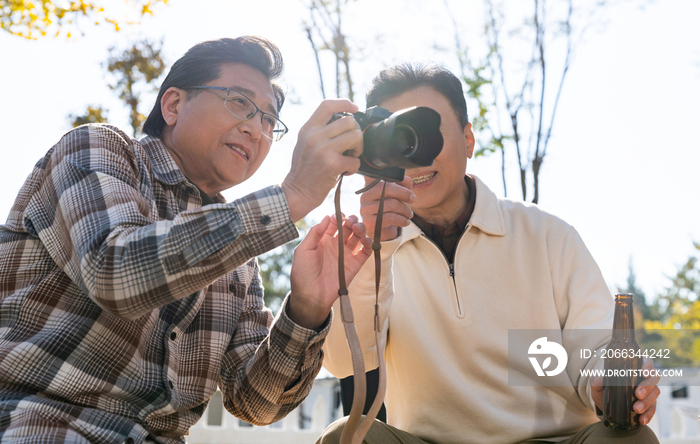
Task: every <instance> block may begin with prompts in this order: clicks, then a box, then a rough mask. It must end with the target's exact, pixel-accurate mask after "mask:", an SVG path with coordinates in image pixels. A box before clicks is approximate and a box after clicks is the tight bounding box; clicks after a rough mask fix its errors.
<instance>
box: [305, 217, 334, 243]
mask: <svg viewBox="0 0 700 444" xmlns="http://www.w3.org/2000/svg"><path fill="white" fill-rule="evenodd" d="M330 223H331V218H330V217H328V216H325V217H324V218H323V219H321V222H319V223H318V224H316V225H314V226H313V227H311V229H309V231H308V233H306V236H304V239H303V240H302V241H301V243H300V244H299V246H298V247H297V249H299V250H301V251H306V250H313V249H315V248H316V246H317V245H318V243H319V242H320V241H321V238H322V237H323V235H324V233H325V232H326V229H328V226H329V225H330Z"/></svg>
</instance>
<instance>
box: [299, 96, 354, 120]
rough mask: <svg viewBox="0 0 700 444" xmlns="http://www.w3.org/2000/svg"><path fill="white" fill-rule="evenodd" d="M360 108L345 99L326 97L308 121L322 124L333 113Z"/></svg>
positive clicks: (351, 111)
mask: <svg viewBox="0 0 700 444" xmlns="http://www.w3.org/2000/svg"><path fill="white" fill-rule="evenodd" d="M359 110H360V108H359V107H358V106H357V105H355V104H354V103H352V102H351V101H349V100H347V99H326V100H324V101H323V102H321V104H320V105H319V106H318V108H316V111H314V113H313V114H312V115H311V117H310V118H309V121H308V123H309V124H311V125H314V126H324V125H326V124H327V123H328V121H329V120H331V117H333V114H338V113H351V114H353V113H356V112H358V111H359Z"/></svg>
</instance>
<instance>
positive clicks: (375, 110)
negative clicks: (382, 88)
mask: <svg viewBox="0 0 700 444" xmlns="http://www.w3.org/2000/svg"><path fill="white" fill-rule="evenodd" d="M352 116H353V117H354V118H355V120H356V121H357V123H359V124H360V128H361V129H362V133H363V142H364V150H363V153H362V155H361V156H360V169H359V171H358V173H360V174H362V175H364V176H368V177H372V178H375V179H381V180H384V181H387V182H401V181H402V180H403V178H404V175H405V172H406V169H408V168H417V167H423V166H430V165H432V164H433V160H435V158H436V157H437V156H438V154H440V151H442V145H443V138H442V133H441V132H440V114H438V112H437V111H435V110H433V109H431V108H428V107H424V106H419V107H416V106H414V107H412V108H406V109H402V110H400V111H397V112H395V113H392V112H390V111H389V110H386V109H384V108H379V107H377V106H373V107H371V108H368V109H367V110H366V111H365V112H357V113H355V114H352ZM340 117H342V115H340V114H334V115H333V119H332V120H337V119H339V118H340Z"/></svg>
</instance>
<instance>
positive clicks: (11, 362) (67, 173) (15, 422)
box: [0, 125, 329, 443]
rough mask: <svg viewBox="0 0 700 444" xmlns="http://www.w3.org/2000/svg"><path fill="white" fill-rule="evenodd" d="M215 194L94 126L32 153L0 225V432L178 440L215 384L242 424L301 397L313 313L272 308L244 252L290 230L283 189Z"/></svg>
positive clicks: (280, 412)
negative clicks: (296, 314) (35, 156)
mask: <svg viewBox="0 0 700 444" xmlns="http://www.w3.org/2000/svg"><path fill="white" fill-rule="evenodd" d="M215 201H216V203H214V204H211V205H207V206H205V207H202V206H201V197H200V195H199V192H198V191H197V189H196V188H195V187H193V185H192V184H191V182H189V181H188V180H187V179H186V178H185V176H184V175H183V174H182V172H181V171H180V170H179V169H178V167H177V165H176V164H175V162H174V161H173V160H172V158H171V157H170V155H169V154H168V152H167V150H166V148H165V146H164V145H163V143H162V141H160V140H159V139H156V138H152V137H146V138H144V139H142V140H141V141H137V140H134V139H132V138H130V137H129V136H127V135H126V134H125V133H123V132H121V131H119V130H118V129H116V128H114V127H111V126H107V125H89V126H83V127H80V128H78V129H76V130H73V131H71V132H69V133H67V134H66V135H65V136H64V137H63V138H62V139H61V140H60V142H59V143H58V144H56V145H55V146H54V147H53V148H52V149H51V150H50V151H49V152H48V153H47V155H46V156H45V157H44V158H43V159H42V160H40V161H39V162H38V163H37V165H36V166H35V168H34V170H33V172H32V173H31V174H30V176H29V177H28V178H27V180H26V182H25V183H24V185H23V187H22V188H21V190H20V192H19V194H18V196H17V198H16V201H15V203H14V205H13V207H12V209H11V211H10V214H9V217H8V219H7V222H6V224H5V225H2V226H0V442H5V440H8V439H9V440H10V441H11V439H12V437H13V436H22V435H29V436H32V435H34V436H37V438H36V440H34V441H27V442H61V441H70V442H81V441H80V440H79V439H78V438H77V437H80V439H84V440H85V442H99V443H118V442H124V441H125V440H128V439H132V440H133V441H134V442H137V443H139V442H142V441H143V439H145V437H146V436H148V435H149V434H150V435H151V436H152V437H158V438H159V439H160V440H161V441H163V442H172V443H176V442H177V443H181V442H184V441H183V436H184V435H185V434H186V433H187V430H188V429H189V427H190V426H192V425H193V424H194V423H195V422H196V421H197V420H198V419H199V418H200V417H201V415H202V413H203V411H204V409H205V407H206V405H207V402H208V400H209V398H210V397H211V396H212V395H213V394H214V393H215V391H216V390H217V386H218V387H220V388H221V390H222V392H223V393H224V400H225V405H226V408H227V409H228V410H229V411H230V412H232V413H234V414H236V415H237V416H239V417H241V418H243V419H245V420H246V421H248V422H251V423H255V424H265V423H270V422H273V421H276V420H278V419H280V418H282V417H283V416H284V415H286V414H287V413H288V412H289V411H291V410H292V409H293V408H294V407H296V406H297V405H298V404H299V403H300V402H301V401H302V400H303V399H304V397H305V396H306V395H307V394H308V391H309V389H310V386H311V384H312V382H313V378H314V377H315V375H316V374H317V372H318V371H319V369H320V362H321V359H322V354H321V353H322V352H321V350H320V349H321V343H322V342H323V339H324V338H325V335H326V333H327V329H328V326H329V323H327V324H326V325H325V326H324V328H323V329H322V330H321V331H320V332H316V331H310V330H307V329H304V328H302V327H300V326H298V325H296V324H294V323H293V322H292V321H291V320H290V319H289V318H288V317H287V316H286V312H285V310H286V302H285V304H284V306H283V309H282V310H281V312H280V315H278V317H277V318H276V319H275V320H274V322H273V319H272V315H271V312H270V311H269V310H268V309H266V308H265V307H264V305H263V302H262V293H263V291H262V284H261V282H260V276H259V268H258V265H257V261H256V259H255V257H256V256H257V255H259V254H262V253H264V252H266V251H269V250H271V249H273V248H275V247H277V246H279V245H282V244H284V243H286V242H288V241H290V240H292V239H294V238H295V237H297V236H298V232H297V230H296V227H295V226H294V223H293V222H292V221H291V220H290V217H289V209H288V207H287V203H286V200H285V198H284V194H283V193H282V191H281V189H280V188H279V187H277V186H273V187H269V188H266V189H263V190H260V191H258V192H256V193H252V194H250V195H248V196H245V197H243V198H241V199H238V200H235V201H233V202H231V203H225V202H224V199H223V198H222V197H221V196H217V198H215ZM41 436H48V437H51V436H53V437H54V438H53V440H52V439H49V440H48V441H45V440H42V439H43V438H41ZM71 437H73V438H71ZM23 442H24V441H23Z"/></svg>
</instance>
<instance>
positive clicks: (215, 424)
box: [187, 378, 342, 444]
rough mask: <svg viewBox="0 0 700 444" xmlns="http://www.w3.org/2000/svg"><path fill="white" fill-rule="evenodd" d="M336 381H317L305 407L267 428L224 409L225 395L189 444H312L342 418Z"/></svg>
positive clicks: (208, 411)
mask: <svg viewBox="0 0 700 444" xmlns="http://www.w3.org/2000/svg"><path fill="white" fill-rule="evenodd" d="M339 396H340V388H339V385H338V382H337V380H336V379H334V378H332V379H317V380H316V381H315V382H314V386H313V388H312V390H311V393H309V396H308V397H307V398H306V400H305V401H304V403H303V404H302V405H300V406H299V407H297V408H296V409H295V410H294V411H292V412H291V413H290V414H289V415H287V416H286V417H285V418H284V419H282V420H281V421H278V422H276V423H274V424H271V425H269V426H264V427H257V426H253V425H251V424H248V423H246V422H244V421H241V420H239V419H238V418H236V417H234V416H233V415H230V414H229V413H228V412H226V411H225V410H224V409H223V406H222V401H221V394H220V393H217V394H216V395H215V396H214V397H213V398H212V400H211V402H210V403H209V407H207V409H206V410H205V412H204V416H203V417H202V419H201V420H200V421H199V422H198V423H197V424H195V426H194V427H192V428H191V429H190V434H189V435H188V436H187V443H188V444H233V443H235V444H310V443H311V444H312V443H314V442H316V439H318V437H319V436H320V435H321V432H323V430H324V429H325V428H326V427H327V426H328V425H329V424H330V423H332V422H333V421H335V420H336V419H338V418H339V417H340V416H341V415H342V409H341V408H340V407H339Z"/></svg>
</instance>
